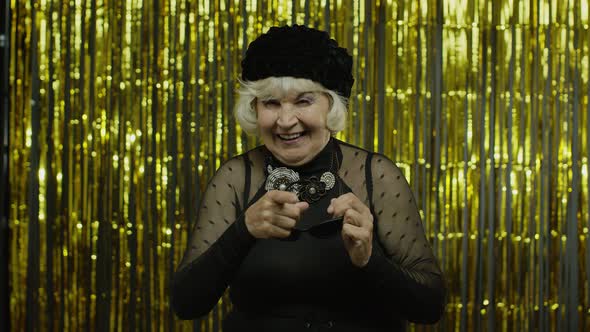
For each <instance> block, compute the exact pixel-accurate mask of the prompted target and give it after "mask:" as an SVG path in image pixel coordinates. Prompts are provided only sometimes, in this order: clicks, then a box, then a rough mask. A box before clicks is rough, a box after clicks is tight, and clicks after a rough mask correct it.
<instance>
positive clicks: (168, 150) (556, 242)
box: [10, 0, 590, 331]
mask: <svg viewBox="0 0 590 332" xmlns="http://www.w3.org/2000/svg"><path fill="white" fill-rule="evenodd" d="M588 6H589V4H588V2H587V1H586V0H562V1H556V0H539V1H509V0H498V1H494V0H479V1H478V0H454V1H453V0H448V1H442V0H439V1H435V0H424V1H413V0H403V1H402V0H400V1H385V0H381V1H379V0H377V1H358V0H357V1H353V0H288V1H278V0H271V1H262V0H259V1H256V0H242V1H238V0H210V1H208V0H167V1H166V0H162V1H144V0H125V1H108V0H70V1H57V0H31V1H16V0H12V1H11V33H10V56H11V64H10V105H11V108H10V142H11V146H10V173H11V177H10V191H11V196H10V232H11V237H10V255H11V257H10V285H11V289H12V292H11V294H10V309H11V314H10V320H11V321H10V324H11V326H12V328H13V329H14V330H23V329H25V328H26V329H27V330H51V331H53V330H59V331H61V330H70V331H77V330H109V331H115V330H117V331H121V330H125V331H126V330H135V329H138V330H144V331H152V330H154V331H156V330H158V331H159V330H167V331H172V330H191V329H192V327H191V326H192V324H193V323H192V322H180V321H178V320H177V319H175V317H174V316H173V314H172V313H171V311H170V307H169V296H168V286H169V283H170V276H171V274H172V272H173V271H174V269H175V267H176V264H177V263H178V261H179V259H180V257H181V255H182V252H183V250H184V248H185V245H186V240H187V234H188V232H189V229H190V228H191V227H190V226H191V224H192V221H193V220H194V217H195V212H196V208H197V205H198V202H199V198H200V194H201V191H202V190H203V189H204V185H205V184H206V182H207V180H208V179H209V178H210V176H211V175H212V174H213V172H214V171H215V169H216V168H217V167H218V166H219V165H220V163H221V162H222V161H223V160H226V159H227V158H229V157H231V156H233V155H235V154H238V153H241V152H243V151H245V150H247V149H249V148H251V147H253V146H254V145H255V144H256V143H257V141H256V140H255V139H253V138H247V137H246V136H244V134H243V133H242V131H241V130H240V128H239V127H238V126H237V125H236V123H235V120H234V118H233V117H232V106H233V103H234V100H235V99H234V98H235V97H234V93H235V89H236V86H237V80H236V78H237V77H238V73H239V71H240V60H241V57H242V55H243V53H244V51H245V48H246V46H247V45H248V43H249V42H250V41H252V40H253V38H255V36H257V35H259V34H260V33H262V32H265V31H266V30H267V29H268V28H269V27H270V26H272V25H277V24H291V23H299V24H307V25H310V26H314V27H318V28H320V29H324V30H327V31H329V32H330V33H331V35H332V36H333V37H335V38H336V39H337V40H338V41H339V43H340V44H341V45H342V46H344V47H346V48H348V49H349V51H350V52H351V53H352V54H353V55H354V76H355V79H356V82H355V85H354V87H353V95H352V97H351V104H350V116H349V122H348V128H347V130H346V131H345V132H344V133H341V134H340V135H339V137H340V138H342V139H344V140H347V141H349V142H352V143H354V144H358V145H361V146H364V147H366V148H368V149H374V150H377V151H380V152H383V153H385V154H386V155H388V156H390V157H391V158H393V159H394V160H395V161H396V162H397V163H398V164H399V165H400V167H402V169H403V170H404V172H405V174H406V176H407V177H408V179H409V180H410V183H411V185H412V188H413V190H414V192H415V194H416V196H417V199H418V202H419V206H420V208H421V213H422V215H423V217H424V223H425V227H426V230H427V233H428V236H429V238H430V239H431V240H432V242H433V244H434V248H435V250H436V254H437V256H438V257H439V258H440V260H441V263H442V266H443V268H444V270H445V271H446V274H447V276H448V282H449V289H450V294H449V299H448V306H447V311H446V314H445V316H444V319H443V320H442V321H441V322H440V323H439V324H438V325H437V326H435V327H433V328H423V327H416V326H413V327H412V329H413V330H431V329H432V330H457V331H459V330H460V331H473V330H483V331H494V330H512V331H528V330H537V331H548V330H561V331H566V330H568V331H574V330H582V329H584V328H586V329H588V328H589V327H590V294H589V292H590V285H589V283H590V281H589V275H590V245H589V241H590V239H589V236H588V227H589V226H590V215H589V196H588V194H589V193H588V190H589V188H590V178H589V177H588V157H589V145H590V117H589V116H588V114H589V113H590V103H589V98H590V84H589V82H588V79H589V76H590V65H589V61H590V51H589V43H590V29H589V26H588V25H589V8H588ZM229 305H230V304H229V303H228V302H227V299H226V298H224V299H223V300H222V301H220V305H219V306H218V308H216V309H215V310H214V311H213V312H212V313H211V315H209V317H207V318H205V319H202V320H200V321H197V322H196V323H195V324H196V329H197V330H201V331H218V330H219V322H220V320H221V319H222V316H223V315H224V313H225V312H227V309H228V307H229Z"/></svg>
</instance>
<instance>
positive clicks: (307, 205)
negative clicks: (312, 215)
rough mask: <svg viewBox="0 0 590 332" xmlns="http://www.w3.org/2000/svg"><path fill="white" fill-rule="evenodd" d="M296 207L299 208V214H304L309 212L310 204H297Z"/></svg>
mask: <svg viewBox="0 0 590 332" xmlns="http://www.w3.org/2000/svg"><path fill="white" fill-rule="evenodd" d="M295 206H296V207H297V208H299V212H303V211H305V210H307V208H308V207H309V203H307V202H297V203H295Z"/></svg>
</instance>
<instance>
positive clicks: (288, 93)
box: [257, 77, 323, 98]
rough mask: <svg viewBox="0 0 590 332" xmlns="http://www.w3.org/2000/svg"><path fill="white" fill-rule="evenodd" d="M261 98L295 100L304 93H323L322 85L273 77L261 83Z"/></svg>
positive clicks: (309, 81) (295, 79)
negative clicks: (289, 98)
mask: <svg viewBox="0 0 590 332" xmlns="http://www.w3.org/2000/svg"><path fill="white" fill-rule="evenodd" d="M259 83H260V85H259V86H258V89H257V90H258V91H257V92H258V93H257V96H258V97H259V98H286V97H291V98H295V97H297V96H299V95H300V94H302V93H308V92H309V93H313V92H319V91H322V90H323V88H322V86H321V85H319V84H317V83H315V82H313V81H311V80H307V79H297V78H293V77H272V78H269V79H266V80H263V81H262V82H259Z"/></svg>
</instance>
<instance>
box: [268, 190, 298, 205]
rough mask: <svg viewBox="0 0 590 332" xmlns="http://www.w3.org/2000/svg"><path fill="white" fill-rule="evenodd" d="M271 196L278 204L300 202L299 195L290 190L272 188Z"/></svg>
mask: <svg viewBox="0 0 590 332" xmlns="http://www.w3.org/2000/svg"><path fill="white" fill-rule="evenodd" d="M269 198H270V199H271V200H272V201H273V202H275V203H277V204H285V203H292V204H294V203H297V202H299V198H298V197H297V195H295V194H294V193H292V192H289V191H280V190H272V191H270V192H269Z"/></svg>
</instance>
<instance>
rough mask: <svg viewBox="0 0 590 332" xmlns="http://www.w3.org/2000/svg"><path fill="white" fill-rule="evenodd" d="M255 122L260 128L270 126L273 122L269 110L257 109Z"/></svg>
mask: <svg viewBox="0 0 590 332" xmlns="http://www.w3.org/2000/svg"><path fill="white" fill-rule="evenodd" d="M256 122H257V124H258V127H259V128H260V129H261V130H264V129H269V128H272V126H273V124H274V122H275V121H274V119H273V115H272V114H271V113H270V112H265V111H263V110H261V111H258V114H257V117H256Z"/></svg>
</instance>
